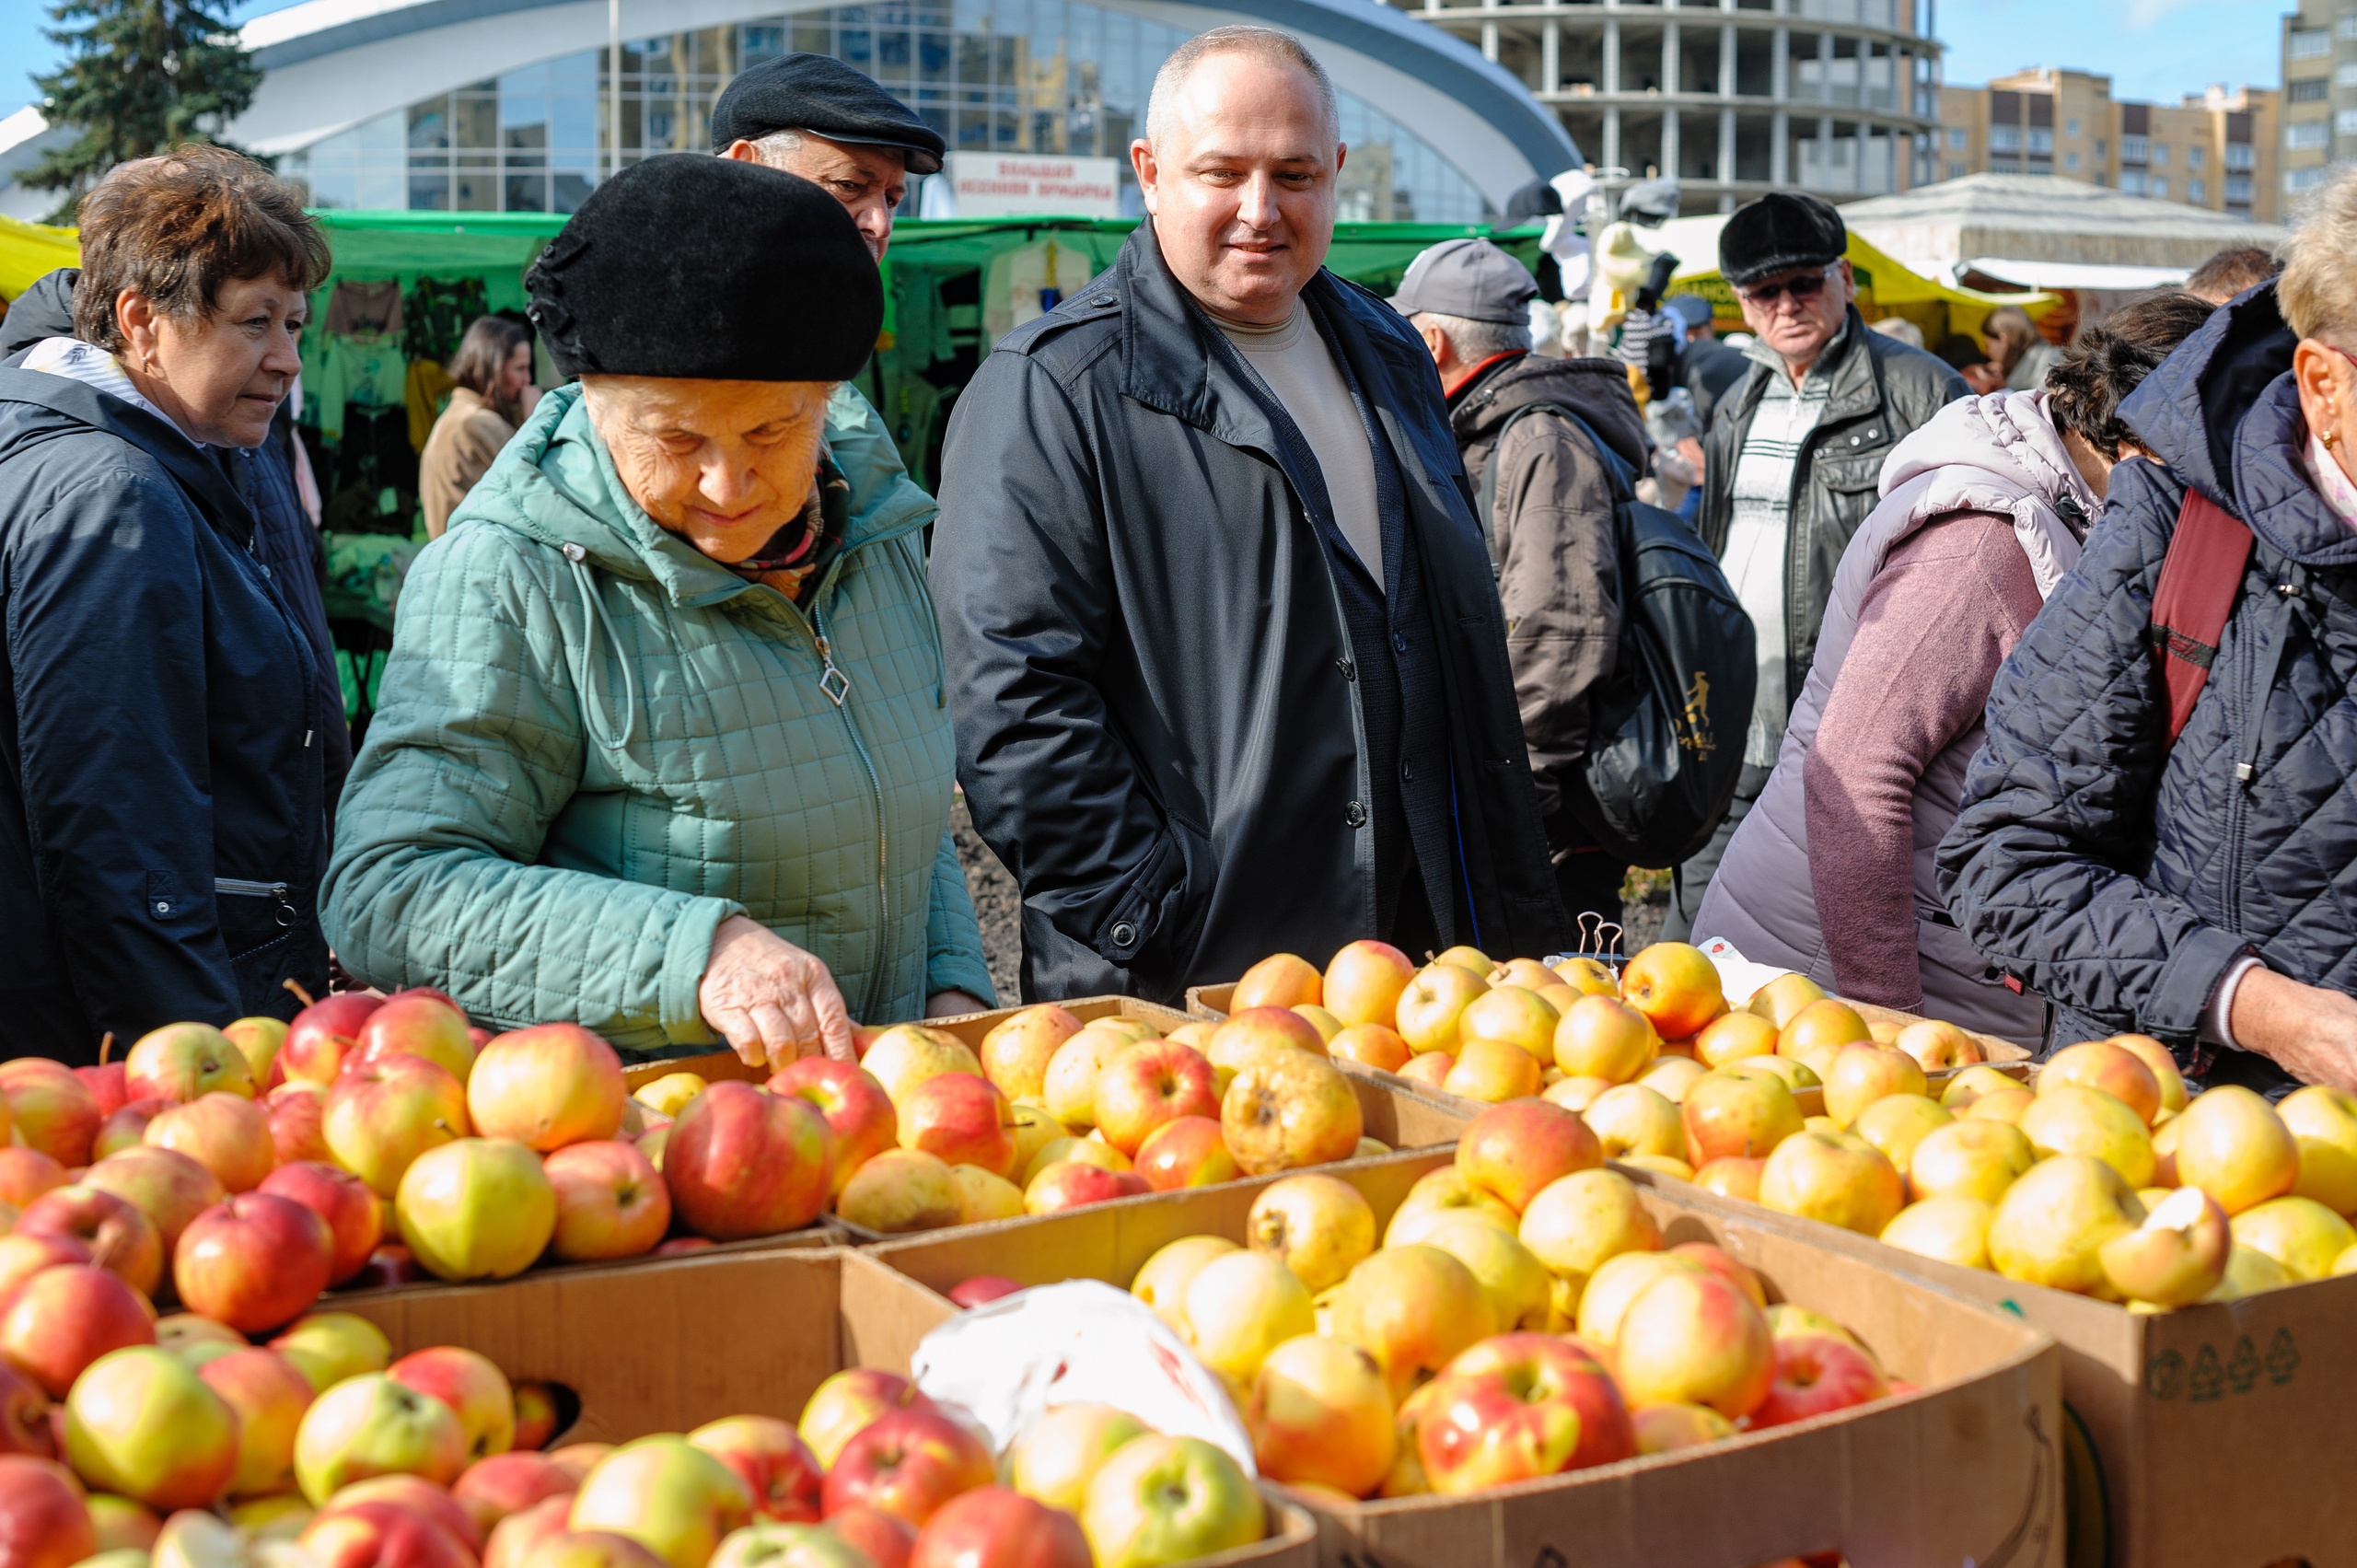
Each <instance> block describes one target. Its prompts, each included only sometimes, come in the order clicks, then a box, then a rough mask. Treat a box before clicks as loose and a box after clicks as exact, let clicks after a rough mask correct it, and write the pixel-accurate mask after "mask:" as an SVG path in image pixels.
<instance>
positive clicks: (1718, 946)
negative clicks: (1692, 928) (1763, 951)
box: [1701, 936, 1794, 1007]
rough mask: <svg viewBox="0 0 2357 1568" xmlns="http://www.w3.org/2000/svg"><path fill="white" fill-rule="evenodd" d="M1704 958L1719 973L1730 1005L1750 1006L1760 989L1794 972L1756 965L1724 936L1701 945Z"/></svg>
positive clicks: (1722, 988)
mask: <svg viewBox="0 0 2357 1568" xmlns="http://www.w3.org/2000/svg"><path fill="white" fill-rule="evenodd" d="M1701 948H1702V956H1703V957H1704V958H1708V959H1710V960H1711V962H1712V964H1713V965H1714V966H1715V967H1716V968H1717V970H1718V971H1719V989H1720V990H1721V991H1722V992H1724V993H1725V995H1726V999H1727V1005H1728V1006H1730V1007H1741V1006H1743V1005H1746V1004H1747V1003H1749V1002H1750V1000H1751V999H1752V997H1753V996H1754V995H1755V994H1757V993H1759V988H1760V987H1761V986H1763V985H1766V984H1767V983H1768V982H1769V981H1771V980H1774V979H1776V978H1777V977H1778V976H1779V975H1787V974H1792V973H1794V970H1780V969H1777V968H1776V967H1775V966H1774V965H1772V964H1755V963H1753V962H1752V961H1751V960H1750V959H1749V958H1745V957H1744V956H1743V955H1742V954H1741V953H1740V952H1737V951H1736V945H1735V944H1734V943H1732V942H1730V941H1728V940H1727V939H1726V938H1725V937H1724V936H1714V937H1713V938H1711V940H1709V941H1708V942H1705V943H1702V944H1701Z"/></svg>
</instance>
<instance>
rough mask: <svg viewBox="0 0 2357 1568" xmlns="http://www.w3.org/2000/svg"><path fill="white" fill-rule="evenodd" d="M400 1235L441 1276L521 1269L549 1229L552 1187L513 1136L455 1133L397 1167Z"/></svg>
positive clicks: (552, 1228) (544, 1245)
mask: <svg viewBox="0 0 2357 1568" xmlns="http://www.w3.org/2000/svg"><path fill="white" fill-rule="evenodd" d="M393 1213H394V1214H397V1215H399V1216H400V1218H401V1239H402V1240H404V1241H406V1242H408V1243H409V1247H410V1250H411V1251H412V1252H414V1253H415V1254H416V1255H417V1260H418V1262H419V1263H420V1264H422V1265H423V1266H424V1268H425V1270H426V1272H429V1273H432V1274H436V1275H439V1276H440V1277H441V1278H443V1279H446V1280H480V1279H493V1280H504V1279H507V1278H509V1277H510V1276H512V1275H516V1274H520V1273H522V1272H524V1271H525V1270H526V1269H528V1268H530V1267H531V1266H532V1264H533V1262H534V1260H537V1259H538V1258H539V1257H540V1254H541V1253H542V1252H544V1251H546V1250H547V1249H548V1245H549V1237H552V1236H554V1235H555V1234H556V1190H555V1189H554V1188H553V1187H552V1186H550V1185H549V1178H548V1172H547V1171H545V1170H543V1169H542V1168H541V1167H540V1156H538V1155H536V1154H534V1153H533V1152H532V1151H531V1150H530V1149H528V1148H527V1147H526V1146H525V1145H523V1144H519V1143H517V1142H516V1141H515V1140H514V1139H512V1138H460V1139H458V1140H457V1141H455V1142H453V1143H447V1144H442V1145H441V1146H440V1147H439V1148H433V1149H428V1150H426V1151H425V1153H424V1154H422V1155H420V1156H417V1158H416V1159H414V1160H413V1161H412V1162H411V1163H410V1167H409V1168H408V1169H407V1170H406V1171H403V1172H402V1173H401V1188H400V1191H399V1192H398V1193H397V1194H396V1195H395V1197H394V1199H393Z"/></svg>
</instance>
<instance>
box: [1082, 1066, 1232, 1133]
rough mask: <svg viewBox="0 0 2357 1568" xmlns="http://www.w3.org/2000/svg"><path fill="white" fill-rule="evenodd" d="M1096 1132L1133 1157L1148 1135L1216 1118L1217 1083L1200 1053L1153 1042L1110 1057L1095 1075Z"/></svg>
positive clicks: (1216, 1078)
mask: <svg viewBox="0 0 2357 1568" xmlns="http://www.w3.org/2000/svg"><path fill="white" fill-rule="evenodd" d="M1095 1103H1096V1114H1097V1130H1098V1131H1099V1132H1103V1133H1104V1134H1105V1141H1106V1142H1107V1143H1109V1144H1112V1145H1113V1146H1114V1147H1115V1148H1117V1149H1119V1150H1120V1151H1121V1152H1122V1153H1123V1154H1125V1155H1131V1156H1134V1155H1136V1153H1137V1152H1138V1147H1139V1145H1140V1144H1144V1142H1145V1141H1146V1138H1147V1137H1148V1135H1150V1134H1151V1133H1153V1132H1155V1129H1157V1128H1159V1127H1162V1126H1164V1125H1165V1124H1167V1123H1168V1122H1172V1121H1178V1120H1179V1118H1180V1117H1182V1116H1202V1117H1210V1118H1212V1119H1213V1120H1216V1119H1217V1118H1218V1116H1219V1079H1218V1074H1215V1073H1213V1070H1212V1064H1211V1063H1210V1062H1208V1061H1206V1060H1205V1059H1204V1057H1203V1054H1202V1052H1201V1051H1195V1050H1192V1049H1190V1047H1187V1046H1184V1045H1180V1044H1179V1043H1178V1042H1177V1041H1175V1040H1155V1041H1151V1042H1149V1043H1147V1044H1145V1045H1142V1046H1140V1047H1138V1048H1137V1049H1136V1050H1135V1051H1126V1052H1124V1053H1123V1054H1121V1055H1120V1056H1117V1057H1115V1058H1114V1059H1113V1060H1112V1061H1111V1062H1109V1063H1107V1064H1106V1065H1105V1066H1104V1067H1102V1068H1100V1069H1098V1071H1097V1099H1096V1102H1095Z"/></svg>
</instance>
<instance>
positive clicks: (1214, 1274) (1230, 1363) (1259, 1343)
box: [1185, 1252, 1318, 1391]
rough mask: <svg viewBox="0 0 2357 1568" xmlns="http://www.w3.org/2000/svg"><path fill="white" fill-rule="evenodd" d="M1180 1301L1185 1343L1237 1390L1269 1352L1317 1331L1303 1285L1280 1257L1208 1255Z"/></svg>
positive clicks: (1248, 1385) (1246, 1384)
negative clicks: (1209, 1256) (1182, 1300)
mask: <svg viewBox="0 0 2357 1568" xmlns="http://www.w3.org/2000/svg"><path fill="white" fill-rule="evenodd" d="M1185 1300H1186V1306H1185V1312H1186V1319H1187V1327H1186V1333H1187V1339H1188V1342H1189V1343H1190V1344H1191V1345H1193V1346H1194V1348H1195V1354H1196V1355H1197V1356H1199V1357H1201V1358H1202V1363H1203V1365H1205V1366H1208V1367H1210V1368H1211V1369H1212V1370H1213V1372H1216V1373H1218V1374H1219V1375H1220V1376H1222V1377H1224V1378H1225V1379H1227V1381H1228V1384H1229V1385H1230V1386H1231V1387H1232V1388H1236V1389H1237V1390H1238V1391H1241V1390H1243V1389H1247V1388H1251V1387H1252V1375H1253V1374H1254V1373H1256V1372H1258V1371H1260V1363H1261V1361H1262V1360H1263V1359H1264V1358H1266V1357H1267V1355H1268V1353H1270V1352H1271V1351H1272V1350H1274V1349H1275V1348H1276V1347H1277V1346H1278V1345H1280V1344H1283V1342H1285V1341H1287V1340H1289V1339H1292V1338H1293V1337H1294V1336H1295V1335H1296V1334H1307V1333H1314V1332H1316V1331H1317V1329H1318V1316H1317V1311H1316V1309H1315V1307H1313V1306H1312V1305H1311V1303H1310V1299H1309V1290H1308V1287H1307V1286H1306V1285H1304V1284H1303V1283H1301V1281H1300V1280H1299V1279H1297V1278H1295V1275H1294V1272H1293V1271H1292V1270H1291V1269H1288V1268H1286V1267H1285V1266H1284V1263H1283V1260H1280V1259H1276V1258H1271V1257H1269V1256H1267V1255H1266V1254H1264V1253H1260V1252H1229V1253H1224V1254H1222V1255H1221V1256H1219V1257H1216V1258H1213V1259H1211V1260H1209V1261H1207V1262H1205V1263H1204V1264H1203V1265H1202V1267H1201V1268H1199V1269H1197V1270H1196V1271H1195V1274H1194V1278H1192V1279H1190V1280H1189V1281H1188V1282H1187V1294H1186V1298H1185Z"/></svg>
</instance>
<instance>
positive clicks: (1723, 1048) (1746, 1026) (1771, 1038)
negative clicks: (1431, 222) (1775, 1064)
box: [1694, 1013, 1776, 1067]
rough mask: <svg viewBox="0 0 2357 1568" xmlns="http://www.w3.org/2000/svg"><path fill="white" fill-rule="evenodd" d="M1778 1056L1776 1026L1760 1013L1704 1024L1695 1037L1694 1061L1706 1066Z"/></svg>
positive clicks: (1721, 1018) (1738, 1014)
mask: <svg viewBox="0 0 2357 1568" xmlns="http://www.w3.org/2000/svg"><path fill="white" fill-rule="evenodd" d="M1775 1053H1776V1026H1775V1025H1773V1024H1771V1023H1770V1022H1769V1021H1768V1020H1767V1019H1765V1018H1763V1017H1761V1016H1759V1014H1757V1013H1728V1014H1725V1015H1724V1016H1720V1017H1716V1018H1713V1019H1712V1020H1711V1021H1710V1022H1709V1023H1707V1024H1705V1025H1703V1026H1702V1032H1701V1034H1698V1035H1696V1036H1695V1037H1694V1060H1695V1061H1697V1062H1700V1063H1701V1064H1702V1065H1703V1066H1705V1067H1724V1066H1725V1065H1726V1064H1727V1063H1730V1062H1740V1061H1742V1060H1744V1059H1745V1058H1747V1057H1752V1056H1773V1055H1774V1054H1775Z"/></svg>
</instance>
